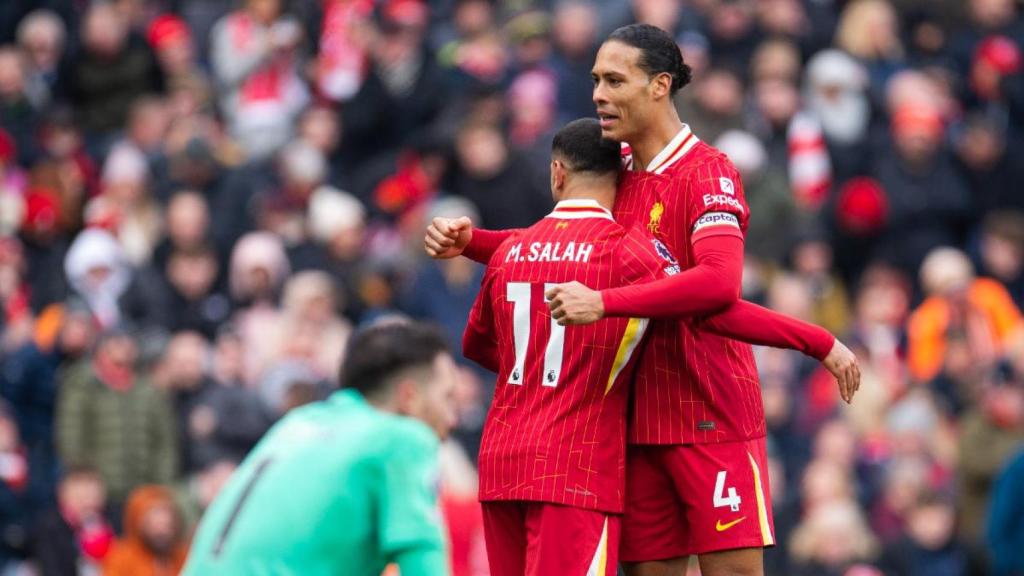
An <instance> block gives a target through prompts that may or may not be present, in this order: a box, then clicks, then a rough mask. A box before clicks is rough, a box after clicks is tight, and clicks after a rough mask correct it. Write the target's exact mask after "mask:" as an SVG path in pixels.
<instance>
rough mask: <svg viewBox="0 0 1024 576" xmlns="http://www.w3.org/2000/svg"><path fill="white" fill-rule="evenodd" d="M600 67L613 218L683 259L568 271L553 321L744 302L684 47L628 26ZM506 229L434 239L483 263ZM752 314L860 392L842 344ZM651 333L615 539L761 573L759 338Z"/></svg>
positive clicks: (643, 566) (645, 556) (845, 391)
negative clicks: (753, 343) (620, 269)
mask: <svg viewBox="0 0 1024 576" xmlns="http://www.w3.org/2000/svg"><path fill="white" fill-rule="evenodd" d="M592 73H593V78H594V92H593V100H594V103H595V105H596V106H597V113H598V116H599V118H600V127H601V133H602V135H603V136H604V137H605V138H608V139H611V140H615V141H618V142H621V143H622V144H623V165H624V167H625V168H626V171H625V172H623V174H622V177H621V178H620V182H619V192H618V194H617V196H616V199H615V204H614V207H613V210H612V213H613V214H614V216H615V218H616V220H617V221H618V222H619V223H620V224H622V225H623V226H626V227H634V226H639V227H643V228H645V229H647V230H648V231H649V232H650V233H652V234H654V236H655V237H656V238H657V239H658V240H659V241H660V242H662V243H663V244H664V245H665V246H666V247H667V252H669V253H670V254H674V255H676V256H678V258H679V262H678V267H679V269H680V270H681V272H680V273H679V274H675V275H672V276H669V277H666V278H663V279H660V280H657V281H653V282H646V283H641V284H637V285H632V286H623V287H610V286H607V285H600V284H598V283H595V282H590V283H589V284H588V283H587V282H585V281H578V280H576V279H571V280H570V279H567V280H566V281H565V282H561V283H559V284H557V285H555V286H552V287H550V288H549V289H547V290H545V296H546V298H547V299H548V300H549V301H550V302H549V308H550V310H551V315H552V318H554V319H556V320H557V325H559V326H567V325H577V324H587V323H592V322H595V321H597V320H600V319H602V318H606V317H612V318H631V317H641V318H683V317H693V316H698V315H702V314H709V313H712V312H715V311H717V310H721V309H724V308H727V307H728V306H730V305H731V304H734V303H735V302H736V301H737V299H738V298H739V292H740V279H741V275H742V265H743V234H744V231H745V229H746V227H747V222H748V219H749V214H748V209H747V205H746V201H745V200H744V196H743V186H742V182H741V181H740V178H739V175H738V174H737V172H736V170H735V168H734V167H733V166H732V164H731V163H730V162H729V160H728V159H727V158H726V157H725V156H724V155H723V154H722V153H721V152H719V151H718V150H715V149H714V148H712V147H711V146H709V145H707V144H705V143H703V142H702V141H700V139H698V138H697V136H696V135H695V134H693V133H692V132H691V130H690V129H689V127H688V126H686V125H685V124H683V123H682V122H681V121H680V119H679V116H678V114H677V112H676V110H675V107H674V105H673V104H672V96H673V95H674V94H675V93H676V92H677V91H678V90H679V89H681V88H682V87H683V86H685V85H686V84H687V83H688V82H689V79H690V70H689V67H688V66H687V65H686V64H685V63H684V62H683V60H682V56H681V54H680V52H679V48H678V46H676V44H675V42H674V41H673V39H672V38H671V37H670V36H669V35H668V34H667V33H665V32H664V31H662V30H660V29H658V28H656V27H653V26H649V25H643V24H634V25H630V26H625V27H622V28H619V29H617V30H616V31H614V32H613V33H612V34H611V36H609V38H608V39H607V40H606V41H605V42H604V43H603V44H602V46H601V48H600V50H599V52H598V54H597V58H596V61H595V64H594V67H593V70H592ZM512 233H513V232H510V231H502V232H491V231H485V230H476V231H474V230H473V228H472V224H471V222H469V221H468V219H465V218H461V219H454V220H445V219H438V220H435V221H434V223H433V224H432V225H431V227H430V228H429V229H428V234H427V237H426V238H425V247H426V250H427V252H428V253H429V254H431V255H432V256H434V257H436V258H448V257H454V256H457V255H459V254H463V253H464V254H465V255H466V256H468V257H470V258H473V259H475V260H478V261H482V262H486V261H488V260H489V259H490V256H491V255H492V254H493V253H494V251H495V250H496V249H497V247H498V246H499V245H501V243H502V242H504V241H505V240H506V238H507V237H508V236H509V235H510V234H512ZM552 281H554V282H558V280H557V279H553V280H552ZM750 323H752V324H755V326H754V327H753V329H757V330H763V331H764V334H762V335H763V336H765V338H766V342H768V343H771V342H772V341H773V339H774V340H775V341H781V342H784V344H782V345H783V346H785V347H789V348H795V349H800V350H802V351H804V352H805V353H808V354H810V355H812V356H814V357H815V358H817V359H818V360H821V361H822V362H823V363H824V365H825V367H826V368H828V369H829V371H831V372H832V373H833V374H834V375H835V376H836V378H837V380H838V384H839V389H840V393H841V395H842V397H843V399H844V400H846V401H848V402H849V401H850V399H851V398H852V395H853V393H854V392H855V391H856V389H857V388H858V387H859V381H860V373H859V369H858V367H857V362H856V358H855V357H854V356H853V354H852V353H851V352H850V351H849V350H848V349H847V348H846V347H845V346H844V345H843V344H842V343H841V342H839V341H838V340H834V339H831V338H828V339H824V338H814V339H812V340H807V339H804V338H803V337H801V336H800V335H798V334H796V333H794V332H793V331H791V330H788V329H783V328H785V326H782V325H780V324H778V323H771V322H768V323H766V322H764V321H763V320H761V319H758V318H751V319H750ZM541 329H542V330H543V329H544V328H541ZM548 329H550V328H548ZM650 331H651V334H650V336H649V338H650V342H649V344H648V345H647V346H646V347H644V349H643V351H642V354H641V357H640V358H639V359H638V362H637V369H636V376H635V378H634V382H635V388H634V391H633V400H632V406H631V408H630V412H631V416H632V418H631V420H630V429H629V443H630V450H629V454H628V461H627V485H628V486H629V491H628V493H627V495H626V504H625V516H624V519H623V529H622V530H623V534H622V540H623V542H622V550H621V554H622V558H623V560H624V561H625V562H627V571H628V572H629V573H630V574H631V575H633V576H636V575H643V576H647V575H660V574H683V573H685V568H686V560H687V557H688V556H689V555H692V554H696V555H698V556H699V559H700V563H701V568H702V572H703V574H705V575H706V576H718V575H725V574H729V575H741V576H746V575H759V574H762V573H763V560H762V548H763V547H765V546H771V545H773V544H774V542H775V537H774V534H773V529H772V516H771V508H770V493H769V488H768V478H767V467H766V459H767V456H766V449H765V434H766V432H765V420H764V411H763V407H762V403H761V391H760V387H759V383H758V377H757V369H756V366H755V364H754V359H753V354H752V351H751V349H750V346H749V345H748V344H745V343H742V342H738V341H736V340H732V339H730V338H727V337H724V336H722V335H720V334H716V333H713V332H711V331H709V330H705V329H703V323H701V322H692V321H691V322H686V321H682V320H679V321H675V322H669V323H665V324H661V325H658V326H652V327H651V330H650Z"/></svg>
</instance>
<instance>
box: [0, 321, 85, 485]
mask: <svg viewBox="0 0 1024 576" xmlns="http://www.w3.org/2000/svg"><path fill="white" fill-rule="evenodd" d="M55 314H56V315H57V316H59V319H58V320H56V323H57V324H58V326H59V328H58V329H57V333H56V337H55V338H54V339H53V342H46V343H39V342H31V343H29V344H26V345H25V346H24V347H22V348H21V349H20V350H17V351H16V352H14V353H13V354H11V355H9V356H7V357H6V358H5V359H4V361H3V369H2V372H0V394H2V395H3V398H4V399H5V400H7V401H8V402H10V404H11V407H12V408H13V410H14V415H15V417H16V419H17V423H18V429H19V430H20V431H21V437H22V439H23V441H24V443H25V447H26V449H27V457H28V459H29V467H30V468H31V470H32V475H31V476H30V478H29V484H30V486H29V489H30V490H31V491H32V498H33V500H34V501H35V503H36V504H37V505H38V504H40V503H43V502H49V501H51V500H52V499H53V492H54V489H55V488H56V485H57V474H58V469H59V464H58V460H57V452H56V447H55V444H54V412H55V407H56V404H57V395H58V386H59V376H58V374H59V371H60V370H61V369H62V368H67V367H69V366H70V365H72V364H74V363H75V362H77V361H78V360H79V359H80V358H82V356H84V355H85V354H86V353H87V352H88V351H89V349H90V348H91V347H92V343H93V340H94V338H95V332H96V327H95V325H94V323H93V319H92V315H91V314H90V313H89V311H88V309H86V308H85V307H84V306H82V305H81V303H74V302H72V303H68V304H67V305H64V306H63V307H62V309H61V310H60V311H57V312H55Z"/></svg>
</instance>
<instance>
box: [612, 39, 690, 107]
mask: <svg viewBox="0 0 1024 576" xmlns="http://www.w3.org/2000/svg"><path fill="white" fill-rule="evenodd" d="M611 40H615V41H617V42H622V43H623V44H628V45H629V46H632V47H634V48H638V49H639V50H640V63H639V65H640V69H641V70H643V71H644V72H646V73H647V75H648V76H655V75H657V74H669V75H670V76H672V95H675V93H676V92H678V91H679V89H680V88H682V87H683V86H686V85H687V84H689V83H690V78H691V77H692V76H693V71H692V70H690V66H689V65H688V64H687V63H686V62H683V54H682V52H680V51H679V46H678V45H676V41H675V40H673V39H672V37H671V36H669V34H668V32H665V31H664V30H662V29H661V28H658V27H657V26H651V25H650V24H630V25H629V26H623V27H621V28H617V29H616V30H615V31H614V32H612V33H611V35H610V36H608V40H607V41H611Z"/></svg>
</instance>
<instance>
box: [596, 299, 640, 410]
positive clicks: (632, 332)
mask: <svg viewBox="0 0 1024 576" xmlns="http://www.w3.org/2000/svg"><path fill="white" fill-rule="evenodd" d="M647 322H648V320H647V319H646V318H630V319H629V323H628V324H626V332H625V333H624V334H623V335H622V340H621V341H619V350H618V351H617V352H616V353H615V362H613V363H612V372H611V374H609V375H608V384H607V385H606V386H605V387H604V394H605V396H607V395H608V393H609V392H611V390H612V386H614V385H615V380H616V379H617V378H618V377H619V374H620V373H622V369H623V368H625V367H626V363H627V362H629V357H630V356H631V355H632V354H633V350H635V349H636V345H637V342H638V341H639V340H640V338H642V337H643V335H644V331H645V330H646V329H647Z"/></svg>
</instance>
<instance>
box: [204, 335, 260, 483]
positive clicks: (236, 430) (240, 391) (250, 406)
mask: <svg viewBox="0 0 1024 576" xmlns="http://www.w3.org/2000/svg"><path fill="white" fill-rule="evenodd" d="M242 354H243V348H242V342H241V340H240V339H239V338H238V335H237V334H235V333H234V332H232V331H231V330H230V329H223V330H222V331H221V332H220V334H218V336H217V340H216V342H215V343H214V350H213V359H212V365H211V367H210V370H209V376H210V379H211V381H212V385H208V386H204V387H203V389H202V390H201V392H200V393H199V396H198V398H196V399H195V402H194V404H193V408H192V410H191V412H190V413H189V414H188V420H187V426H188V428H187V433H188V438H189V442H190V443H191V446H190V452H191V454H192V455H193V456H194V458H195V461H196V463H197V464H198V465H199V466H200V467H201V468H202V469H206V468H207V467H209V466H210V465H211V464H212V463H215V462H219V461H223V460H228V461H232V462H239V461H241V460H242V459H243V458H245V456H246V454H248V452H249V450H250V449H251V448H252V447H253V446H255V445H256V442H257V440H259V438H260V436H262V435H263V433H264V432H265V431H266V430H267V428H268V427H269V425H270V414H269V413H268V412H267V411H266V410H265V409H264V407H263V405H262V403H261V401H260V398H259V396H258V395H257V394H256V392H255V391H254V390H253V389H251V388H249V387H247V386H246V384H245V383H244V381H243V380H242V376H243V370H242V368H243V366H242V360H243V358H242Z"/></svg>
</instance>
